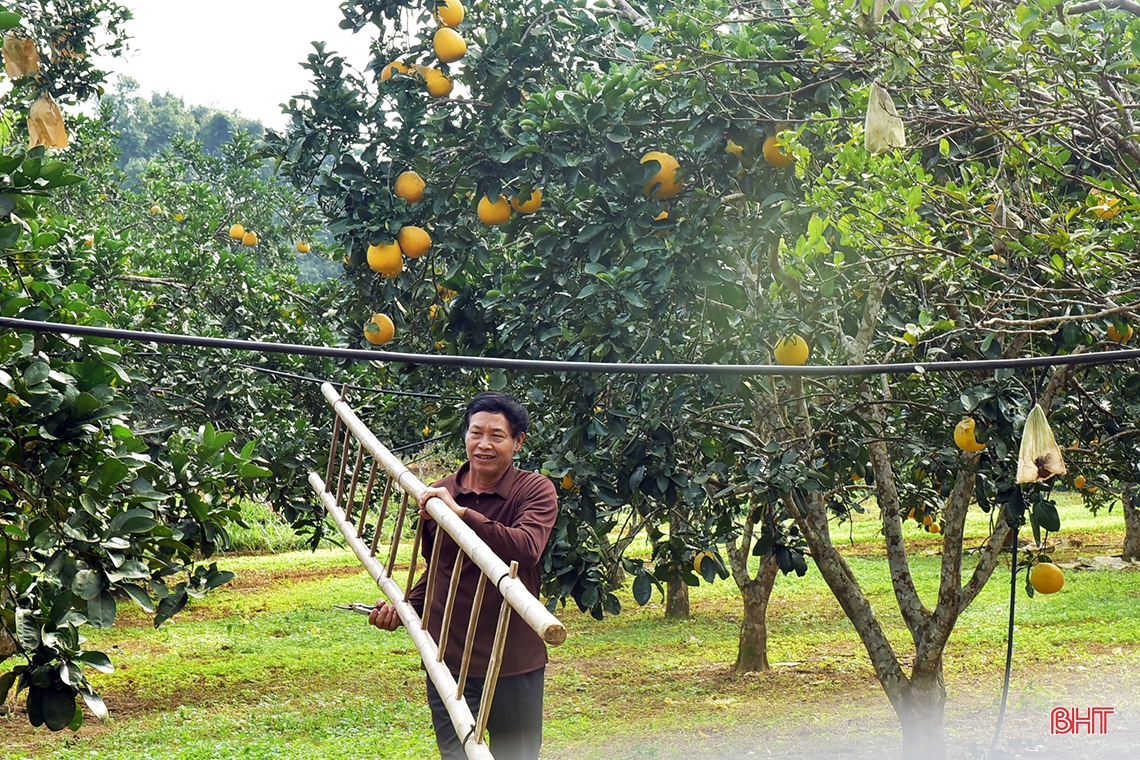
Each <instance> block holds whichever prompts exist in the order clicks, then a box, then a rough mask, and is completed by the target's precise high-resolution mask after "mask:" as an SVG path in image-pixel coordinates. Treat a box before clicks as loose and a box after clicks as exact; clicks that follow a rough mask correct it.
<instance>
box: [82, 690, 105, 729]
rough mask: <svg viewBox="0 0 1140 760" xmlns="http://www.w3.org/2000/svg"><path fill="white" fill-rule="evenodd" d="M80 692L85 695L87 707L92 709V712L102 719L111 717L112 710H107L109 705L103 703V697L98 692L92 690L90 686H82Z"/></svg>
mask: <svg viewBox="0 0 1140 760" xmlns="http://www.w3.org/2000/svg"><path fill="white" fill-rule="evenodd" d="M79 693H80V695H82V697H83V701H84V702H86V703H87V708H88V709H89V710H91V714H92V715H94V716H95V717H96V718H98V719H99V720H101V721H106V720H107V718H108V717H110V712H108V710H107V705H106V704H104V703H103V698H102V697H100V696H99V695H98V694H97V693H96V692H94V691H92V690H91V689H90V688H89V687H86V686H80V687H79Z"/></svg>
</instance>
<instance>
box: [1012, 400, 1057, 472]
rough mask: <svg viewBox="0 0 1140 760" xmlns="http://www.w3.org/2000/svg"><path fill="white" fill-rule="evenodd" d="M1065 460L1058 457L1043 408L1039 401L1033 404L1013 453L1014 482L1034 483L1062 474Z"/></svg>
mask: <svg viewBox="0 0 1140 760" xmlns="http://www.w3.org/2000/svg"><path fill="white" fill-rule="evenodd" d="M1065 472H1066V470H1065V461H1064V460H1063V459H1062V458H1061V448H1060V447H1059V446H1058V445H1057V441H1056V439H1054V438H1053V431H1052V429H1051V428H1050V427H1049V421H1048V420H1047V419H1045V410H1044V409H1042V408H1041V405H1040V404H1034V405H1033V411H1031V412H1030V413H1029V417H1028V419H1026V420H1025V430H1023V431H1022V433H1021V452H1020V453H1019V454H1018V456H1017V482H1018V483H1035V482H1036V481H1038V480H1048V479H1049V478H1051V477H1053V476H1054V475H1064V474H1065Z"/></svg>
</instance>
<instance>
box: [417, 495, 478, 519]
mask: <svg viewBox="0 0 1140 760" xmlns="http://www.w3.org/2000/svg"><path fill="white" fill-rule="evenodd" d="M433 496H435V497H437V498H438V499H439V500H440V501H442V502H443V503H444V504H446V505H447V506H448V507H450V508H451V511H452V512H454V513H455V514H456V515H458V516H459V517H463V515H464V514H465V513H466V512H467V508H466V507H461V506H459V505H458V504H456V503H455V499H454V498H453V497H452V495H451V492H450V491H448V490H447V489H446V488H428V489H426V490H425V491H424V492H423V493H422V494H420V517H421V518H423V519H430V518H431V515H429V514H428V513H427V503H428V499H430V498H432V497H433Z"/></svg>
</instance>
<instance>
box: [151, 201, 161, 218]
mask: <svg viewBox="0 0 1140 760" xmlns="http://www.w3.org/2000/svg"><path fill="white" fill-rule="evenodd" d="M150 215H151V216H162V206H159V205H158V204H157V203H156V204H155V205H153V206H151V207H150Z"/></svg>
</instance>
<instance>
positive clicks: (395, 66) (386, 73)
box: [380, 61, 412, 82]
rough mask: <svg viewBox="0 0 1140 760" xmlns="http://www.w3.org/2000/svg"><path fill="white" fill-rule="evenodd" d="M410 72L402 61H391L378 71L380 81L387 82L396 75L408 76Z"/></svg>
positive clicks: (408, 67) (409, 68)
mask: <svg viewBox="0 0 1140 760" xmlns="http://www.w3.org/2000/svg"><path fill="white" fill-rule="evenodd" d="M411 71H412V69H411V67H410V66H408V64H406V63H404V62H403V61H392V62H391V63H389V64H388V65H387V66H385V67H384V68H383V69H381V70H380V81H381V82H387V81H388V80H389V79H391V78H392V77H393V76H395V75H396V74H409V73H411Z"/></svg>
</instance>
